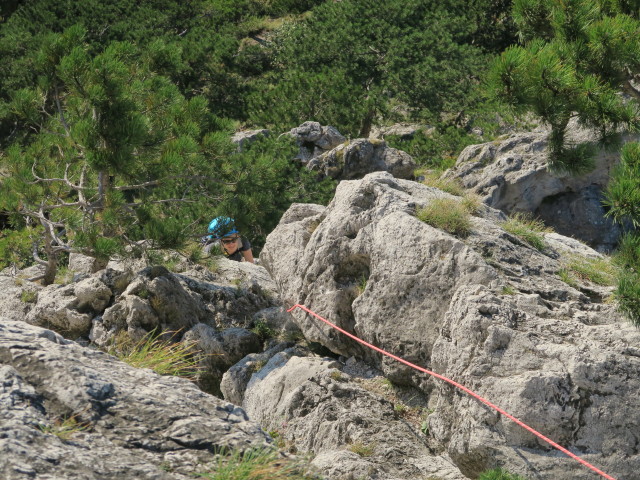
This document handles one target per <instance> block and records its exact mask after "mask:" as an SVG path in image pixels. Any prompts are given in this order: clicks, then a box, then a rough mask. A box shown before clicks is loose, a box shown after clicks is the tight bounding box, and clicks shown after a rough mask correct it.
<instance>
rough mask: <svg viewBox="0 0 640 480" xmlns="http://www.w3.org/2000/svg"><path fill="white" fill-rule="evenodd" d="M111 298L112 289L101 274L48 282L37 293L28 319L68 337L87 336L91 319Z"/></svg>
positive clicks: (32, 322) (34, 323)
mask: <svg viewBox="0 0 640 480" xmlns="http://www.w3.org/2000/svg"><path fill="white" fill-rule="evenodd" d="M110 298H111V290H110V289H109V287H107V286H106V285H105V284H104V283H103V282H101V281H100V280H99V279H98V278H87V279H84V280H81V281H79V282H78V283H72V284H69V285H49V286H48V287H46V288H43V289H42V290H40V292H39V293H38V302H37V303H36V305H35V306H34V307H33V308H32V309H31V310H30V311H29V313H28V314H27V316H26V321H27V322H29V323H31V324H33V325H38V326H43V327H49V328H53V329H55V330H57V331H59V332H63V333H64V334H65V335H66V336H67V337H69V338H77V337H82V336H87V335H88V334H89V330H90V329H91V320H92V318H93V317H94V316H95V315H96V314H97V313H101V312H102V311H103V310H104V308H105V307H106V305H107V304H108V303H109V301H110Z"/></svg>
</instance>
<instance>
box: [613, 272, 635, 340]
mask: <svg viewBox="0 0 640 480" xmlns="http://www.w3.org/2000/svg"><path fill="white" fill-rule="evenodd" d="M614 295H615V298H616V300H617V302H618V310H620V311H621V312H622V313H623V314H624V315H625V316H626V317H627V318H628V319H629V320H631V323H633V324H634V325H636V326H637V327H640V274H639V273H637V272H633V271H630V270H625V271H623V272H622V273H621V274H620V276H619V277H618V286H617V288H616V291H615V294H614Z"/></svg>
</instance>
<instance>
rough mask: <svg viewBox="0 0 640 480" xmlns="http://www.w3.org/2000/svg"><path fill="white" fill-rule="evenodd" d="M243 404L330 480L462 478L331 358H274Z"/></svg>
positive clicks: (255, 377) (282, 355) (288, 355)
mask: <svg viewBox="0 0 640 480" xmlns="http://www.w3.org/2000/svg"><path fill="white" fill-rule="evenodd" d="M243 406H244V408H245V409H246V410H247V413H248V414H249V416H250V417H251V418H252V419H255V420H257V421H258V422H259V423H260V424H261V425H262V426H263V428H265V429H267V430H269V431H270V432H273V434H274V435H276V436H277V437H278V438H279V439H280V440H281V441H285V442H286V443H288V444H289V445H290V447H289V448H291V449H293V450H296V451H303V452H313V453H314V454H315V455H316V457H315V458H314V460H313V461H312V464H313V465H315V466H316V467H318V468H319V469H320V471H321V472H322V473H323V474H324V475H327V477H328V478H331V479H335V480H340V479H351V478H354V479H355V478H367V479H370V480H400V479H415V478H440V479H443V480H463V479H464V478H465V477H464V476H463V475H462V474H461V473H460V471H459V470H458V469H457V468H455V467H454V466H453V465H452V463H451V461H450V460H448V459H447V458H446V457H441V456H439V455H436V454H434V452H433V451H432V450H431V449H430V448H429V446H428V445H427V441H426V438H425V437H424V436H423V435H421V434H420V433H417V432H416V430H415V429H413V428H412V427H411V426H410V425H409V424H408V423H407V422H406V421H405V420H404V419H403V418H401V417H400V416H399V415H398V413H397V412H396V410H395V408H394V405H393V404H392V403H390V402H389V401H388V400H385V399H384V398H381V397H380V396H379V395H376V394H374V393H372V392H370V391H368V390H366V389H365V388H363V387H362V386H361V385H360V384H358V383H357V382H356V381H354V379H352V378H351V377H350V375H349V374H345V373H342V372H341V365H340V364H339V363H338V362H336V361H334V360H330V359H326V358H320V357H300V356H297V355H292V354H291V353H289V352H288V351H286V350H285V351H284V352H281V353H278V354H276V355H275V356H273V357H272V358H271V359H270V360H269V362H268V363H267V364H266V365H265V367H264V368H263V369H262V370H260V371H259V372H258V373H255V374H254V375H253V376H252V378H251V381H250V382H249V384H248V386H247V389H246V392H245V397H244V401H243Z"/></svg>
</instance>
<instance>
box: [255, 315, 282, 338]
mask: <svg viewBox="0 0 640 480" xmlns="http://www.w3.org/2000/svg"><path fill="white" fill-rule="evenodd" d="M251 331H252V332H253V333H255V334H256V335H258V336H259V337H260V340H262V341H263V342H264V341H265V340H267V339H269V338H273V337H275V335H276V332H274V331H273V329H272V328H271V327H270V326H269V324H268V323H267V322H266V320H264V319H258V320H256V322H255V323H254V324H253V328H252V329H251Z"/></svg>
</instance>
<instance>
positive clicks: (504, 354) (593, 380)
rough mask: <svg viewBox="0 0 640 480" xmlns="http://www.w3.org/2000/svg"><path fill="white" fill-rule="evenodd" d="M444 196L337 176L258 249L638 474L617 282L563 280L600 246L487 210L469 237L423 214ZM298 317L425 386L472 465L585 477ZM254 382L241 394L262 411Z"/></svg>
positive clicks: (458, 459)
mask: <svg viewBox="0 0 640 480" xmlns="http://www.w3.org/2000/svg"><path fill="white" fill-rule="evenodd" d="M446 195H447V194H445V193H443V192H440V191H438V190H435V189H433V188H430V187H426V186H424V185H420V184H417V183H414V182H410V181H404V180H399V179H395V178H393V177H392V176H391V175H389V174H386V173H375V174H370V175H367V176H366V177H365V178H364V179H362V180H361V181H345V182H341V184H340V185H339V187H338V190H337V192H336V196H335V198H334V199H333V201H332V202H331V203H330V204H329V206H328V207H326V208H322V207H319V206H314V207H309V206H301V205H293V206H292V207H291V209H290V211H289V212H287V214H286V215H285V216H284V217H283V219H282V221H281V223H280V224H279V225H278V227H277V228H276V229H275V230H274V232H272V233H271V234H270V235H269V237H268V238H267V243H266V245H265V248H264V250H263V252H262V255H261V259H262V260H263V263H264V265H265V266H266V267H267V269H268V270H269V271H270V272H271V273H272V275H273V277H274V279H275V281H276V283H277V285H278V286H279V288H280V292H281V295H282V299H283V301H284V303H285V305H293V304H296V303H301V304H304V305H306V306H307V307H309V308H310V309H312V310H314V311H316V312H318V313H319V314H320V315H323V316H324V317H326V318H328V319H329V320H330V321H332V322H334V323H336V324H337V325H338V326H340V327H342V328H343V329H346V330H347V331H350V332H352V333H354V334H355V335H357V336H359V337H360V338H362V339H364V340H365V341H368V342H370V343H373V344H375V345H377V346H379V347H381V348H384V349H386V350H388V351H391V352H392V353H394V354H396V355H400V356H402V357H403V358H405V359H407V360H408V361H410V362H413V363H417V364H419V365H421V366H423V367H426V368H431V369H433V370H435V371H436V372H437V373H440V374H444V375H447V376H448V377H450V378H452V379H453V380H455V381H458V382H460V383H462V384H464V385H466V386H468V387H469V388H472V389H475V390H477V391H478V392H479V393H480V394H482V395H483V396H485V397H486V398H487V399H489V400H490V401H492V402H494V403H496V404H498V405H499V406H501V407H503V408H505V409H506V410H507V411H508V412H509V413H511V414H513V415H515V416H516V417H518V418H520V419H522V420H523V421H525V422H526V423H529V424H530V425H531V426H532V427H533V428H536V429H538V430H539V431H541V432H542V433H543V434H545V435H547V436H549V437H551V438H552V439H554V440H555V441H558V442H559V443H561V444H563V445H564V446H565V447H567V448H569V449H570V450H572V451H574V452H576V453H579V454H580V455H581V456H584V457H585V459H586V460H587V461H589V462H591V463H594V464H596V466H599V467H600V468H602V469H603V470H605V471H606V472H607V473H608V474H610V475H612V476H614V477H616V478H634V476H635V475H636V472H637V471H638V469H639V468H640V446H639V444H638V440H637V431H638V425H639V424H640V398H638V396H637V395H634V394H633V393H632V392H635V391H637V390H638V389H639V388H640V350H638V345H640V332H638V331H637V329H635V328H633V327H632V326H631V325H629V324H628V323H627V322H626V321H624V320H623V319H622V318H621V317H620V316H619V315H618V314H617V313H616V312H615V306H614V305H613V304H612V303H611V302H609V301H607V298H608V297H609V296H610V294H611V292H612V288H611V287H602V286H598V285H596V284H594V283H592V282H590V281H589V280H587V279H582V280H580V279H577V280H576V283H575V287H574V286H570V285H568V284H567V283H565V282H563V281H562V280H561V278H560V276H559V272H560V271H561V270H562V269H565V268H566V265H567V262H568V261H569V260H570V259H571V258H574V257H575V256H580V257H584V258H588V257H597V256H598V253H597V252H595V251H593V250H589V249H588V247H586V246H584V245H581V246H580V247H579V248H576V247H575V244H576V243H577V242H575V240H573V241H572V240H571V239H564V240H563V237H561V236H559V235H557V234H550V235H549V240H548V241H546V246H545V248H544V249H543V250H542V251H538V250H536V249H535V248H533V247H531V246H530V245H529V244H527V243H526V241H524V240H522V239H521V238H519V237H517V236H514V235H512V234H510V233H508V232H506V231H505V230H504V229H503V228H502V226H501V224H500V222H501V221H502V220H501V219H504V216H502V215H501V214H500V213H499V212H497V211H495V210H492V209H490V208H484V209H483V210H481V212H480V213H479V214H477V215H476V216H474V217H473V219H472V230H471V233H470V234H469V236H468V237H466V238H465V239H464V240H461V239H459V238H456V237H453V236H451V235H449V234H448V233H445V232H443V231H441V230H438V229H436V228H434V227H431V226H429V225H427V224H425V223H422V222H421V221H420V220H418V219H417V218H416V217H415V216H414V215H415V210H416V208H417V207H420V206H424V205H427V204H428V203H429V202H431V201H432V200H433V199H434V198H437V197H443V196H446ZM294 318H295V321H296V322H297V323H298V325H299V326H300V328H301V329H302V331H303V332H304V334H305V336H307V338H309V339H311V340H314V341H317V342H320V343H322V344H323V345H325V346H327V347H328V348H330V349H331V350H332V351H333V352H335V353H338V354H341V355H345V356H352V355H354V356H358V357H360V358H364V359H366V360H367V361H368V363H370V364H371V365H374V366H376V367H379V368H380V369H381V370H382V371H383V372H384V374H385V376H387V377H388V378H390V379H391V380H393V381H394V382H397V383H402V384H408V385H413V386H414V387H417V388H419V389H420V390H421V391H422V392H423V393H424V395H427V396H428V402H429V407H430V408H431V409H433V412H432V413H431V414H430V415H429V417H428V419H427V425H428V432H429V441H430V442H433V443H432V444H431V445H432V446H433V448H434V449H436V450H437V451H442V452H445V453H446V454H448V455H450V457H451V459H452V460H453V461H454V462H455V465H456V466H457V467H458V468H459V469H460V471H461V472H462V473H463V474H464V475H466V476H468V477H471V478H475V477H476V476H477V475H478V474H479V473H480V472H482V471H484V470H486V469H489V468H493V467H497V466H502V467H504V468H506V469H507V470H509V471H512V472H514V473H519V474H521V475H525V476H528V477H532V478H545V479H546V478H549V479H552V478H553V479H556V478H562V479H571V478H582V477H583V476H584V475H585V471H582V470H581V468H582V467H580V466H579V465H578V464H577V463H575V462H574V461H573V460H570V459H568V458H566V457H564V456H562V455H560V454H556V452H551V451H550V450H549V448H548V446H547V445H544V444H542V443H540V442H539V441H538V440H537V439H536V438H535V437H534V436H533V435H531V434H530V433H528V432H526V431H525V430H523V429H521V428H520V427H518V426H517V425H515V424H513V423H512V422H510V421H509V420H508V419H505V418H501V417H500V416H499V415H497V414H496V413H495V412H492V411H489V410H487V409H486V408H485V407H484V406H482V405H481V404H479V403H477V402H476V401H475V400H473V399H471V398H469V397H467V396H465V395H461V394H460V392H459V391H454V389H453V388H452V387H450V386H448V385H445V384H442V383H441V382H440V381H438V380H435V379H431V378H430V377H427V376H425V375H422V374H418V373H417V372H415V371H409V370H408V367H405V366H404V365H401V364H397V363H395V362H393V361H392V360H390V359H389V360H387V357H384V358H383V359H382V360H381V359H380V356H379V355H378V354H374V353H370V352H367V351H364V350H363V349H362V347H360V346H359V345H357V344H354V343H353V342H352V341H351V340H349V339H347V338H345V337H344V336H342V335H341V334H339V333H338V332H335V331H333V330H331V329H330V327H328V326H326V325H325V324H323V323H321V322H319V321H316V320H314V319H313V318H312V317H310V316H308V315H306V314H304V313H302V312H301V311H296V313H294ZM277 356H278V355H276V356H275V357H273V358H272V359H271V360H270V362H269V363H271V362H274V361H275V359H276V357H277ZM307 370H308V371H311V369H310V368H307ZM257 375H259V374H257ZM257 375H254V376H253V378H257ZM253 378H252V380H251V382H253V381H254V380H253ZM267 378H269V377H268V376H267V377H265V380H266V379H267ZM256 381H257V380H256ZM251 382H249V386H248V387H247V392H246V394H245V399H244V405H246V406H247V408H248V410H249V411H252V412H253V411H254V406H253V404H252V403H251V400H250V399H251V393H250V392H251V389H252V388H253V386H252V383H251ZM317 383H319V382H318V381H316V384H317ZM327 388H328V386H327ZM285 391H286V389H285ZM317 396H318V395H315V397H313V398H317ZM305 398H311V396H309V397H306V396H305ZM307 401H311V400H307ZM300 402H302V403H304V400H300ZM278 408H280V407H278ZM319 408H321V406H320V405H317V407H313V408H311V407H309V408H305V409H304V412H305V413H304V415H305V416H306V415H310V414H311V412H315V411H316V409H319ZM278 411H281V410H278ZM282 412H285V414H290V412H287V411H286V409H285V410H282ZM300 412H301V413H300V414H299V415H298V416H302V415H303V413H302V410H300ZM254 414H255V413H254ZM314 414H315V413H314ZM290 416H292V417H295V415H290ZM259 418H260V417H259ZM407 478H409V477H407ZM411 478H413V477H411Z"/></svg>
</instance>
